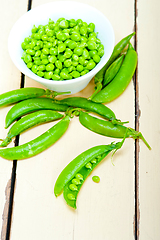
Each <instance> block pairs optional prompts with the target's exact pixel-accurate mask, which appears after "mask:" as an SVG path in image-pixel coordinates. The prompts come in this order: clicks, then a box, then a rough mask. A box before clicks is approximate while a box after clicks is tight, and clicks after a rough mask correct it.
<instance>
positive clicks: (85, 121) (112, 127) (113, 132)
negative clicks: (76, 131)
mask: <svg viewBox="0 0 160 240" xmlns="http://www.w3.org/2000/svg"><path fill="white" fill-rule="evenodd" d="M79 121H80V123H81V124H82V125H83V126H84V127H86V128H88V129H89V130H91V131H93V132H95V133H98V134H101V135H104V136H107V137H112V138H124V137H126V138H129V137H132V138H133V139H142V140H143V142H144V143H145V144H146V146H147V147H148V148H149V149H151V147H150V146H149V144H148V143H147V141H146V140H145V139H144V137H143V135H142V133H141V132H138V131H135V130H134V129H132V128H127V127H125V126H122V125H119V124H113V123H112V122H109V121H105V120H102V119H99V118H96V117H93V116H91V115H89V114H88V113H85V112H82V111H81V112H80V114H79Z"/></svg>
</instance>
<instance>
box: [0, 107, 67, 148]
mask: <svg viewBox="0 0 160 240" xmlns="http://www.w3.org/2000/svg"><path fill="white" fill-rule="evenodd" d="M62 117H63V115H62V114H61V113H58V112H56V111H53V110H39V111H36V112H33V113H30V114H28V115H26V116H24V117H23V118H21V119H20V120H18V121H17V122H15V123H14V124H13V126H12V127H11V128H10V130H9V132H8V134H7V137H6V138H5V139H4V140H3V142H2V143H1V144H0V147H6V146H7V145H8V144H9V143H10V142H11V140H12V138H13V137H15V136H17V135H18V134H20V133H22V132H24V131H26V130H27V129H29V128H31V127H33V126H37V125H39V124H42V123H45V122H50V121H54V120H57V119H60V118H62Z"/></svg>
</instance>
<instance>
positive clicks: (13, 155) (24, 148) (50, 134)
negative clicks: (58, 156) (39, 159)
mask: <svg viewBox="0 0 160 240" xmlns="http://www.w3.org/2000/svg"><path fill="white" fill-rule="evenodd" d="M69 122H70V118H69V117H68V116H66V117H64V118H63V119H62V120H60V121H59V122H58V123H56V124H55V125H54V126H53V127H51V128H50V129H49V130H47V131H46V132H45V133H43V134H41V135H40V136H39V137H37V138H35V139H33V140H31V141H30V142H27V143H25V144H22V145H20V146H16V147H11V148H4V149H0V156H1V157H3V158H5V159H8V160H21V159H26V158H29V157H33V156H35V155H37V154H39V153H41V152H42V151H44V150H46V149H47V148H49V147H50V146H51V145H53V144H54V143H55V142H56V141H58V139H59V138H61V137H62V135H63V134H64V133H65V132H66V130H67V128H68V126H69Z"/></svg>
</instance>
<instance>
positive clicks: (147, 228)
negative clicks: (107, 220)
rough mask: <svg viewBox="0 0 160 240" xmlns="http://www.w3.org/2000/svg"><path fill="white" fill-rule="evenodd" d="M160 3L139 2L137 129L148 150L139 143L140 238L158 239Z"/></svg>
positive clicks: (159, 233)
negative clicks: (145, 140) (142, 136)
mask: <svg viewBox="0 0 160 240" xmlns="http://www.w3.org/2000/svg"><path fill="white" fill-rule="evenodd" d="M159 8H160V2H158V1H156V0H154V1H151V2H150V1H144V0H142V1H138V18H137V23H138V35H137V38H138V45H137V46H138V54H139V64H138V81H139V92H140V98H139V105H140V112H141V115H140V130H141V131H143V133H144V135H145V136H146V138H147V139H148V141H149V142H150V145H151V147H152V150H151V151H147V149H146V148H145V147H144V145H141V144H140V153H139V158H140V159H139V238H138V239H140V240H143V239H145V240H150V239H160V230H159V226H160V214H159V213H160V187H159V182H160V175H159V168H160V161H159V158H160V148H159V142H160V135H159V132H160V124H159V117H160V111H159V107H158V104H159V102H160V95H159V89H160V81H159V76H160V69H159V55H160V49H159V47H158V45H159V41H160V33H159V22H160V16H159V11H158V9H159Z"/></svg>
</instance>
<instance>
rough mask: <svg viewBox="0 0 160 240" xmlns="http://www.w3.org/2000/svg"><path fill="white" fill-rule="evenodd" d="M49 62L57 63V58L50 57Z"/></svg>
mask: <svg viewBox="0 0 160 240" xmlns="http://www.w3.org/2000/svg"><path fill="white" fill-rule="evenodd" d="M48 60H49V62H50V63H55V61H56V60H57V58H56V56H54V55H50V56H49V57H48Z"/></svg>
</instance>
